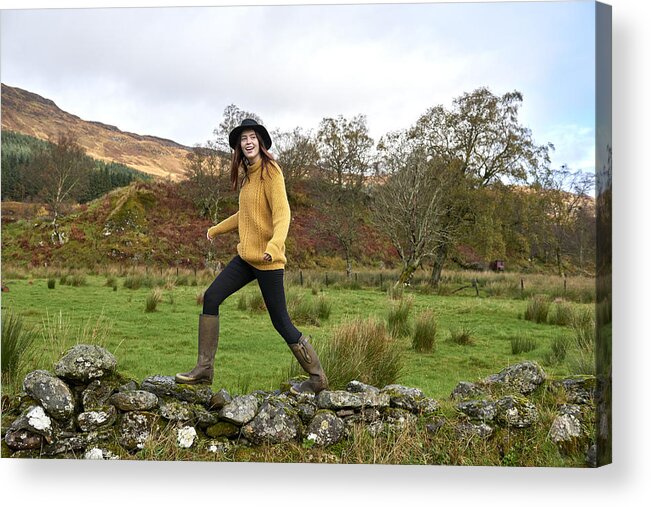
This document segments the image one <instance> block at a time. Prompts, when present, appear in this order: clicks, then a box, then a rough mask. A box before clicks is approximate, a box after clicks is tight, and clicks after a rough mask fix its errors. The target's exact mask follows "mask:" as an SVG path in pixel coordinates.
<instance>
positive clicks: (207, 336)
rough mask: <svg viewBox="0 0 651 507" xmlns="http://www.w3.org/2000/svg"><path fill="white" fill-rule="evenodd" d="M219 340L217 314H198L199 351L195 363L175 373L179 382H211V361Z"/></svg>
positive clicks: (212, 370)
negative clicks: (185, 370)
mask: <svg viewBox="0 0 651 507" xmlns="http://www.w3.org/2000/svg"><path fill="white" fill-rule="evenodd" d="M218 341H219V315H208V314H205V313H202V314H200V315H199V347H198V348H199V352H198V357H197V365H196V366H195V367H194V368H193V369H192V370H190V371H189V372H186V373H177V374H176V382H177V383H179V384H212V378H213V373H214V369H213V363H214V361H215V353H216V352H217V342H218Z"/></svg>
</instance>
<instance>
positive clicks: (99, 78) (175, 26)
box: [0, 1, 595, 170]
mask: <svg viewBox="0 0 651 507" xmlns="http://www.w3.org/2000/svg"><path fill="white" fill-rule="evenodd" d="M182 3H183V2H176V4H177V5H182ZM104 5H110V4H108V3H107V4H104ZM195 5H196V2H195ZM3 8H4V10H3V11H2V12H1V27H0V28H1V60H0V78H1V80H2V82H3V83H5V84H8V85H10V86H17V87H20V88H24V89H27V90H29V91H32V92H35V93H38V94H39V95H42V96H44V97H47V98H49V99H52V100H53V101H54V102H56V104H57V105H58V106H59V107H60V108H61V109H63V110H65V111H68V112H70V113H73V114H76V115H78V116H80V117H81V118H83V119H85V120H95V121H101V122H104V123H108V124H111V125H115V126H117V127H119V128H120V129H122V130H126V131H130V132H136V133H139V134H149V135H156V136H160V137H165V138H169V139H173V140H175V141H177V142H180V143H182V144H185V145H188V146H193V145H195V144H197V143H204V142H205V141H206V140H208V139H210V138H211V137H212V131H213V129H214V128H215V127H217V125H218V124H219V122H220V120H221V116H222V113H223V110H224V108H225V107H226V106H227V105H229V104H236V105H237V106H239V107H240V108H242V109H245V110H249V111H253V112H255V113H257V114H258V115H259V116H260V117H261V118H262V119H263V120H264V122H265V124H266V125H267V127H268V128H269V129H275V128H280V129H292V128H294V127H296V126H301V127H304V128H310V129H316V127H317V126H318V124H319V121H320V120H321V119H322V118H324V117H329V116H336V115H339V114H341V115H344V116H346V117H350V116H353V115H356V114H360V113H361V114H365V115H366V116H367V120H368V126H369V129H370V132H371V135H372V137H374V138H375V139H376V140H378V139H379V137H380V136H381V135H383V134H385V133H386V132H388V131H390V130H396V129H403V128H407V127H409V126H410V125H411V124H413V123H414V121H415V120H416V119H417V118H418V116H419V115H421V114H422V113H424V112H425V111H426V110H427V109H428V108H429V107H432V106H434V105H437V104H443V105H445V106H449V105H450V104H451V102H452V100H453V99H454V98H455V97H458V96H459V95H461V94H462V93H464V92H469V91H472V90H473V89H475V88H477V87H480V86H488V87H489V88H490V89H491V90H492V91H493V92H494V93H496V94H502V93H505V92H507V91H512V90H519V91H520V92H522V93H523V95H524V103H523V106H522V109H521V114H520V118H521V122H522V123H523V124H524V125H526V126H527V127H529V128H530V129H531V130H532V132H533V136H534V138H535V140H536V141H537V142H538V143H546V142H551V143H553V144H554V145H555V146H556V151H555V152H554V154H553V157H552V164H553V166H555V167H558V166H560V165H561V164H568V165H569V166H570V168H572V169H583V170H593V169H594V134H595V131H594V121H595V113H594V101H595V93H594V73H595V66H594V59H593V54H594V37H595V30H594V3H593V2H589V1H575V2H531V3H530V2H526V3H525V2H509V3H454V2H453V3H438V4H436V3H434V4H372V5H371V4H358V5H285V6H269V5H262V6H257V7H245V6H241V5H240V6H238V5H235V6H230V7H227V6H221V7H219V6H217V7H159V8H152V7H148V8H117V7H112V8H94V9H62V8H57V9H28V10H15V9H6V6H5V5H3Z"/></svg>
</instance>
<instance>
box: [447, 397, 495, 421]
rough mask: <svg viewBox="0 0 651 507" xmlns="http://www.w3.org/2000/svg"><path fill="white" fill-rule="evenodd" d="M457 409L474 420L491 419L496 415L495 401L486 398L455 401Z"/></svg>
mask: <svg viewBox="0 0 651 507" xmlns="http://www.w3.org/2000/svg"><path fill="white" fill-rule="evenodd" d="M457 409H458V410H459V411H460V412H463V413H464V414H466V415H467V416H468V417H469V418H470V419H474V420H476V421H492V420H493V419H495V416H496V415H497V406H496V405H495V402H493V401H488V400H470V401H462V402H460V403H457Z"/></svg>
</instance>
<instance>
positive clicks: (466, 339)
mask: <svg viewBox="0 0 651 507" xmlns="http://www.w3.org/2000/svg"><path fill="white" fill-rule="evenodd" d="M450 341H452V342H453V343H456V344H457V345H473V344H474V343H475V338H474V336H473V333H472V330H471V329H470V328H467V327H460V328H453V329H450Z"/></svg>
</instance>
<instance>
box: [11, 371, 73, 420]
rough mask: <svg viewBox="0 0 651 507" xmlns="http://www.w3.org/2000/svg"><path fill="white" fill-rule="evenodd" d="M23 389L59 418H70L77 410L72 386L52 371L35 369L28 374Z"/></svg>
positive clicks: (50, 413) (51, 414)
mask: <svg viewBox="0 0 651 507" xmlns="http://www.w3.org/2000/svg"><path fill="white" fill-rule="evenodd" d="M23 389H24V390H25V392H26V393H27V394H28V395H30V396H31V397H32V398H34V399H36V400H38V401H39V402H40V404H41V405H42V406H43V408H44V409H45V411H46V412H47V413H48V414H49V415H50V416H52V417H54V418H55V419H58V420H65V419H69V418H70V417H71V416H72V415H73V413H74V410H75V399H74V397H73V394H72V391H71V390H70V388H69V387H68V386H67V385H66V384H65V382H63V380H61V379H60V378H57V377H55V376H54V375H52V374H51V373H50V372H48V371H45V370H35V371H32V372H30V373H28V374H27V376H26V377H25V379H24V381H23Z"/></svg>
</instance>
